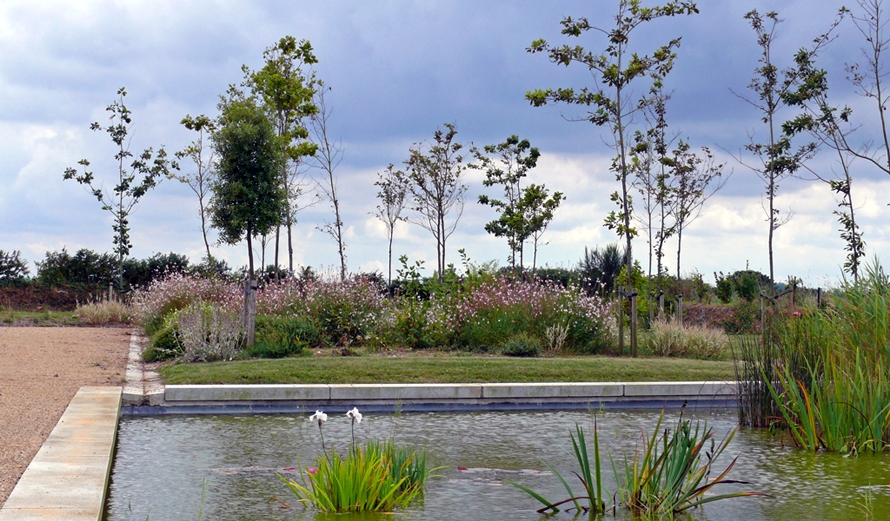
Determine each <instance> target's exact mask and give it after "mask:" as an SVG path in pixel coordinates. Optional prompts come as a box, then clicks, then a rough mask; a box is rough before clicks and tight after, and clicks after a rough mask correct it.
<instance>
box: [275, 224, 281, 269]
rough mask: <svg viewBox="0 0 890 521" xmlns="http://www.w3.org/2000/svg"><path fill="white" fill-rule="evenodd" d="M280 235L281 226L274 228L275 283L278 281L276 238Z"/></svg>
mask: <svg viewBox="0 0 890 521" xmlns="http://www.w3.org/2000/svg"><path fill="white" fill-rule="evenodd" d="M280 235H281V225H280V224H279V225H278V226H276V227H275V281H276V282H277V281H278V238H279V236H280Z"/></svg>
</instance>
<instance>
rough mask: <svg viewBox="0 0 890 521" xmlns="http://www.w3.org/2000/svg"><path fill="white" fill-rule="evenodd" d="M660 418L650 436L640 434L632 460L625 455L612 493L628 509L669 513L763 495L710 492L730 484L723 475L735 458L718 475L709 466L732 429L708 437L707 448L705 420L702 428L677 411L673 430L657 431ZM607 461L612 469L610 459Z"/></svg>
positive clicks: (708, 432)
mask: <svg viewBox="0 0 890 521" xmlns="http://www.w3.org/2000/svg"><path fill="white" fill-rule="evenodd" d="M663 419H664V414H662V416H661V417H660V418H659V420H658V423H657V424H656V426H655V429H654V430H653V432H652V435H651V436H649V437H644V438H643V447H642V449H639V448H638V449H637V450H636V451H635V452H634V458H633V461H628V460H627V459H625V463H624V471H623V477H622V479H621V481H620V485H619V490H618V497H619V498H620V500H621V502H622V503H623V504H624V505H625V506H627V507H628V508H629V509H630V510H631V511H632V512H635V513H637V514H642V515H646V516H653V517H661V516H673V515H675V514H679V513H681V512H684V511H686V510H689V509H691V508H695V507H698V506H701V505H703V504H705V503H710V502H712V501H719V500H722V499H728V498H735V497H744V496H763V495H765V494H761V493H758V492H730V493H727V494H714V492H713V491H714V489H715V487H718V486H719V485H721V484H724V483H732V481H730V480H727V479H726V476H727V474H729V471H730V470H731V469H732V467H733V466H734V465H735V462H736V460H737V459H738V456H736V458H734V459H733V460H732V461H731V462H730V463H729V465H728V466H727V467H726V469H725V470H724V471H723V472H721V473H720V474H718V475H714V474H712V466H713V465H714V463H716V460H717V458H718V457H719V456H720V454H722V453H723V451H724V450H726V447H727V446H728V445H729V442H730V441H732V438H733V436H734V435H735V433H736V430H735V429H734V430H733V431H731V432H730V433H729V434H728V435H727V436H726V437H725V438H723V440H722V441H720V442H719V443H717V444H716V445H715V444H714V442H713V441H711V443H710V446H709V447H708V444H707V442H708V441H709V440H711V439H712V438H713V436H714V432H713V429H712V428H710V427H708V426H707V424H705V425H703V426H702V425H701V424H700V423H698V422H696V424H695V427H693V426H692V422H691V421H690V420H685V419H683V417H682V414H681V416H680V418H679V420H678V421H677V425H676V427H675V428H674V429H673V430H671V429H664V430H663V431H662V429H661V423H662V420H663ZM706 447H707V449H706ZM703 456H704V458H703ZM612 464H613V467H614V466H615V463H614V460H613V463H612ZM617 474H618V472H617V471H616V475H617Z"/></svg>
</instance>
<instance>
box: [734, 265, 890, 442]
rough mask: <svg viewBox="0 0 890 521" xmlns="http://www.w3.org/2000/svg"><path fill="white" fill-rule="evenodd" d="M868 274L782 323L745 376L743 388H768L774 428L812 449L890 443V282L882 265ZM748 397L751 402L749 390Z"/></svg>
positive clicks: (764, 403) (766, 401) (764, 400)
mask: <svg viewBox="0 0 890 521" xmlns="http://www.w3.org/2000/svg"><path fill="white" fill-rule="evenodd" d="M865 272H866V273H865V276H863V277H860V279H859V281H858V282H856V283H853V284H846V285H845V286H844V287H843V288H841V290H839V291H837V292H835V293H834V294H833V295H832V298H831V305H830V306H826V307H824V308H821V309H809V310H808V309H805V310H803V311H802V312H798V313H792V314H790V315H788V316H785V317H784V320H782V321H779V322H778V323H776V324H775V325H774V327H772V328H771V330H772V331H773V334H772V335H766V336H765V338H764V340H763V341H762V342H760V345H761V346H762V347H757V348H755V349H748V350H747V351H748V352H747V354H748V355H749V359H748V361H747V362H745V365H744V368H745V369H744V372H743V373H740V374H739V379H740V380H741V381H742V382H743V385H747V386H748V388H747V389H744V388H743V392H744V391H747V392H749V393H750V392H751V391H755V390H756V391H757V392H758V393H761V394H760V395H759V396H758V401H760V402H761V408H762V409H763V410H764V411H765V412H766V413H767V414H771V415H772V418H769V416H767V417H766V419H767V420H768V421H770V422H771V423H772V426H773V427H774V428H779V429H783V430H786V431H787V432H788V434H789V435H790V437H791V439H792V441H793V442H794V443H795V444H796V445H798V446H799V447H802V448H805V449H807V450H811V451H817V450H830V451H839V452H842V453H857V452H860V451H863V450H866V451H882V450H885V449H886V448H887V447H888V446H890V374H888V369H887V367H888V364H890V334H888V333H890V280H888V278H887V276H886V275H885V274H884V272H883V270H882V269H881V267H880V266H879V265H878V264H877V262H875V263H873V264H871V265H869V266H867V267H866V269H865ZM749 344H751V343H750V342H749ZM751 345H753V344H751ZM749 347H750V346H749ZM755 347H756V346H755ZM746 377H747V378H746ZM745 380H750V382H754V383H753V384H752V383H750V382H747V383H746V382H745ZM754 386H756V388H755V387H754ZM764 389H765V390H766V391H767V392H768V394H767V396H766V397H764V396H763V395H762V392H763V390H764ZM742 401H743V404H744V403H747V402H750V399H749V398H748V397H746V396H745V394H743V395H742ZM763 416H766V415H763ZM762 419H763V418H761V420H762Z"/></svg>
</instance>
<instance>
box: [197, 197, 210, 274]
mask: <svg viewBox="0 0 890 521" xmlns="http://www.w3.org/2000/svg"><path fill="white" fill-rule="evenodd" d="M198 207H199V208H200V210H201V234H202V235H203V236H204V248H205V249H206V250H207V262H208V263H210V262H211V261H213V257H212V256H211V255H210V242H209V241H208V240H207V217H206V216H205V215H204V199H203V198H201V199H198Z"/></svg>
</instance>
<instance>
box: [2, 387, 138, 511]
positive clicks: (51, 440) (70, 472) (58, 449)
mask: <svg viewBox="0 0 890 521" xmlns="http://www.w3.org/2000/svg"><path fill="white" fill-rule="evenodd" d="M120 408H121V388H120V387H81V388H80V390H79V391H77V394H76V395H75V396H74V398H73V399H72V400H71V403H69V404H68V407H67V408H66V409H65V412H64V413H62V417H61V418H60V419H59V422H58V423H57V424H56V426H55V427H54V428H53V430H52V432H51V433H50V435H49V437H48V438H47V440H46V442H45V443H44V444H43V446H42V447H41V448H40V450H39V451H38V452H37V455H36V456H34V459H33V460H31V464H30V465H28V468H27V469H25V473H24V474H22V477H21V479H19V482H18V483H17V484H16V486H15V488H14V489H13V490H12V493H10V495H9V498H8V499H7V500H6V503H4V504H3V506H2V508H0V521H32V520H33V521H37V520H53V521H87V520H90V521H97V520H101V519H102V512H103V510H104V508H105V494H106V491H107V484H108V478H109V475H110V472H111V461H112V455H113V453H114V444H115V440H116V437H117V425H118V418H119V417H120Z"/></svg>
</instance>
